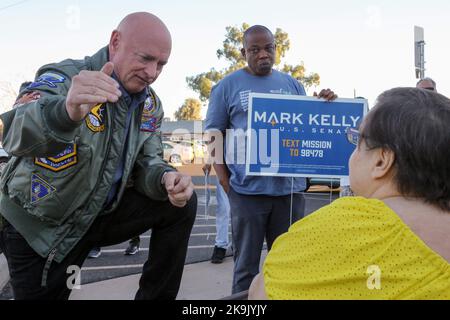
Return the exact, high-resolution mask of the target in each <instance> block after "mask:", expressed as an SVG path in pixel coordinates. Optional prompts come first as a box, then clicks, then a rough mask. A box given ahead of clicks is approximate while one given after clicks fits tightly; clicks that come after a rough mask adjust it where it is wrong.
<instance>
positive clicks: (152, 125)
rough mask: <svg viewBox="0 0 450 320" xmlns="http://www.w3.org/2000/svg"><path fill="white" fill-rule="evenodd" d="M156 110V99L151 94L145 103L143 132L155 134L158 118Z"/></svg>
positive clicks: (142, 121)
mask: <svg viewBox="0 0 450 320" xmlns="http://www.w3.org/2000/svg"><path fill="white" fill-rule="evenodd" d="M155 110H156V99H155V97H154V96H153V95H152V94H150V97H148V98H147V99H146V100H145V102H144V109H143V110H142V117H141V131H145V132H155V131H156V130H157V129H158V127H157V121H156V117H155V116H154V113H155Z"/></svg>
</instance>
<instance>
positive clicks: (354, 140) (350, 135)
mask: <svg viewBox="0 0 450 320" xmlns="http://www.w3.org/2000/svg"><path fill="white" fill-rule="evenodd" d="M345 134H346V136H347V141H348V142H350V143H351V144H354V145H355V146H357V145H358V142H359V137H360V134H359V131H358V130H357V129H355V128H350V127H347V129H345Z"/></svg>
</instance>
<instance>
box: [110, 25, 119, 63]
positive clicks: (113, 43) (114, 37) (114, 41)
mask: <svg viewBox="0 0 450 320" xmlns="http://www.w3.org/2000/svg"><path fill="white" fill-rule="evenodd" d="M119 42H120V33H119V31H117V30H114V31H113V32H112V33H111V38H110V39H109V55H110V56H111V55H115V54H116V52H117V50H118V49H119ZM110 58H111V57H110ZM110 60H111V59H110Z"/></svg>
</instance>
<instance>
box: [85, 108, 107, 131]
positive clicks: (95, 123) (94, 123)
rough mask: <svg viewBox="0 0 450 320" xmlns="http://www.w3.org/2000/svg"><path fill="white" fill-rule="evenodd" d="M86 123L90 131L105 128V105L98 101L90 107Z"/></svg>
mask: <svg viewBox="0 0 450 320" xmlns="http://www.w3.org/2000/svg"><path fill="white" fill-rule="evenodd" d="M85 121H86V125H87V127H88V128H89V130H91V131H92V132H102V131H104V130H105V105H104V104H102V103H99V104H98V105H96V106H95V107H93V108H92V109H91V112H89V113H88V115H87V117H86V120H85Z"/></svg>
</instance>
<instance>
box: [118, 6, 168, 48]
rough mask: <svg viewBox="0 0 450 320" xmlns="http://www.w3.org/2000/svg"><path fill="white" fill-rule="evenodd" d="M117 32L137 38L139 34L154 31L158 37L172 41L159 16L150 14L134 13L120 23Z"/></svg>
mask: <svg viewBox="0 0 450 320" xmlns="http://www.w3.org/2000/svg"><path fill="white" fill-rule="evenodd" d="M116 30H117V31H119V32H120V33H122V34H124V35H127V36H135V35H136V34H139V33H144V34H146V33H148V32H149V31H150V30H152V31H153V32H154V33H155V34H156V35H158V36H160V37H164V38H166V39H165V40H168V41H172V39H171V36H170V32H169V29H167V27H166V25H165V24H164V22H162V21H161V19H159V18H158V17H157V16H155V15H154V14H151V13H149V12H134V13H130V14H129V15H127V16H126V17H125V18H123V19H122V21H120V23H119V25H118V26H117V29H116Z"/></svg>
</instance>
